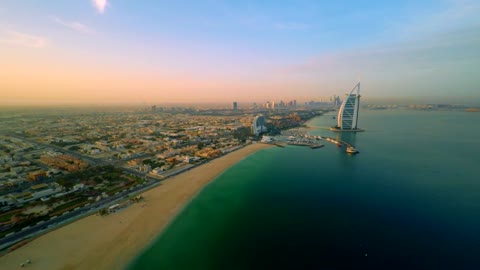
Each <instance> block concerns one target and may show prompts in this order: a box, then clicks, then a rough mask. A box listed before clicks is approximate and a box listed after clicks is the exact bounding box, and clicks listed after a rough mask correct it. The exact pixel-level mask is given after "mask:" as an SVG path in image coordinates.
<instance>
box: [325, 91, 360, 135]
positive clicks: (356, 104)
mask: <svg viewBox="0 0 480 270" xmlns="http://www.w3.org/2000/svg"><path fill="white" fill-rule="evenodd" d="M355 90H356V91H355ZM359 108H360V83H357V85H355V87H354V88H353V89H352V91H350V93H349V94H347V97H346V98H345V100H344V101H343V103H342V105H341V106H340V109H339V110H338V116H337V126H336V127H334V128H332V129H331V130H334V131H359V129H358V128H357V124H358V110H359Z"/></svg>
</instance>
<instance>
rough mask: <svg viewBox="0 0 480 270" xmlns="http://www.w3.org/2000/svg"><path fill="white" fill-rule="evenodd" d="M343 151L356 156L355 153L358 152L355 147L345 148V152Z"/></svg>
mask: <svg viewBox="0 0 480 270" xmlns="http://www.w3.org/2000/svg"><path fill="white" fill-rule="evenodd" d="M345 151H346V152H347V153H349V154H356V153H358V150H357V149H355V147H353V146H349V147H347V150H345Z"/></svg>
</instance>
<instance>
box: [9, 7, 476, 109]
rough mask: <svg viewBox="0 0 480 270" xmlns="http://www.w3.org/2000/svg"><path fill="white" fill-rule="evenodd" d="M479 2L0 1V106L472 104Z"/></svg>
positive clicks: (474, 87) (474, 84) (474, 100)
mask: <svg viewBox="0 0 480 270" xmlns="http://www.w3.org/2000/svg"><path fill="white" fill-rule="evenodd" d="M478 14H480V1H476V0H435V1H429V0H417V1H413V0H404V1H376V0H369V1H360V0H359V1H356V0H349V1H346V0H345V1H323V0H297V1H288V0H282V1H273V0H264V1H253V0H242V1H220V0H204V1H183V0H178V1H163V0H158V1H147V0H143V1H141V0H135V1H132V0H49V1H40V0H2V1H1V2H0V105H2V104H4V105H5V104H9V105H12V104H22V105H25V104H82V103H88V104H110V103H111V104H115V103H151V104H153V103H168V102H230V101H233V100H236V101H239V102H253V101H257V102H258V101H260V102H261V101H266V100H280V99H283V100H289V99H297V100H311V99H313V100H316V99H319V98H320V97H325V96H330V95H334V94H336V95H342V94H344V93H346V92H348V91H349V90H350V89H351V88H353V87H354V86H355V84H356V83H357V81H361V85H362V95H363V96H364V97H365V98H367V99H369V98H370V99H372V100H373V99H380V100H381V99H385V100H391V99H403V100H413V99H419V100H425V101H427V102H428V101H432V102H433V101H443V100H446V101H451V102H456V103H478V104H480V87H479V86H480V76H479V70H480V16H479V15H478Z"/></svg>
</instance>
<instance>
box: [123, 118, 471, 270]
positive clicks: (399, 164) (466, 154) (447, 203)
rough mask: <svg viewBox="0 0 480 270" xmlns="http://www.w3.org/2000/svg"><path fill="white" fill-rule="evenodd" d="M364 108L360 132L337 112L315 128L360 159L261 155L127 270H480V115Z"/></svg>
mask: <svg viewBox="0 0 480 270" xmlns="http://www.w3.org/2000/svg"><path fill="white" fill-rule="evenodd" d="M361 113H362V114H361V115H360V119H359V123H360V127H362V128H364V129H366V131H365V132H362V133H357V134H335V133H332V132H331V131H329V130H328V129H327V128H328V127H329V126H332V125H333V124H334V121H335V120H334V119H332V115H324V116H321V117H318V118H315V119H313V120H311V121H310V122H309V125H310V126H312V129H311V130H310V131H309V133H310V134H313V135H323V136H341V139H343V140H345V141H348V142H350V143H352V144H354V145H355V146H356V147H357V148H358V150H359V151H360V154H358V155H356V156H351V155H348V154H346V153H345V152H344V149H343V150H342V149H339V148H338V147H336V146H335V145H333V144H330V143H328V142H326V141H324V144H326V146H325V147H324V148H320V149H316V150H312V149H310V148H307V147H296V146H289V147H286V148H278V147H273V148H269V149H265V150H261V151H259V152H257V153H255V154H253V155H251V156H249V157H247V158H246V159H244V160H242V161H241V162H239V163H238V164H236V165H235V166H233V167H232V168H230V169H228V170H227V171H226V172H225V173H224V174H222V175H221V176H219V177H218V178H217V179H216V180H215V181H214V182H212V183H211V184H209V185H208V186H207V187H206V188H205V189H204V190H203V191H202V192H201V193H200V194H199V195H198V196H197V197H196V198H195V199H194V200H193V201H192V202H191V203H190V204H189V205H188V206H187V207H186V208H185V209H184V211H183V212H182V213H181V214H180V215H179V216H178V217H177V218H176V219H175V220H174V221H173V222H172V224H171V225H170V226H169V228H168V229H167V230H166V231H165V232H164V233H162V234H161V235H160V236H159V237H158V239H156V240H155V241H154V243H152V245H151V246H150V247H148V248H147V249H146V250H145V251H144V252H143V253H142V254H141V255H140V256H139V257H138V258H137V259H136V260H135V261H133V262H132V264H131V265H130V266H129V268H130V269H480V114H478V113H466V112H441V111H434V112H428V111H407V110H405V111H402V110H395V111H361ZM339 138H340V137H339ZM152 218H154V217H152Z"/></svg>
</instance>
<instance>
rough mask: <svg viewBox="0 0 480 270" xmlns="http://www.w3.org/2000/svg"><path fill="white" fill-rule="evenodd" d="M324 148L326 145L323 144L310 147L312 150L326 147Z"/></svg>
mask: <svg viewBox="0 0 480 270" xmlns="http://www.w3.org/2000/svg"><path fill="white" fill-rule="evenodd" d="M324 146H325V145H323V144H316V145H312V146H310V148H312V149H317V148H321V147H324Z"/></svg>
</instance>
